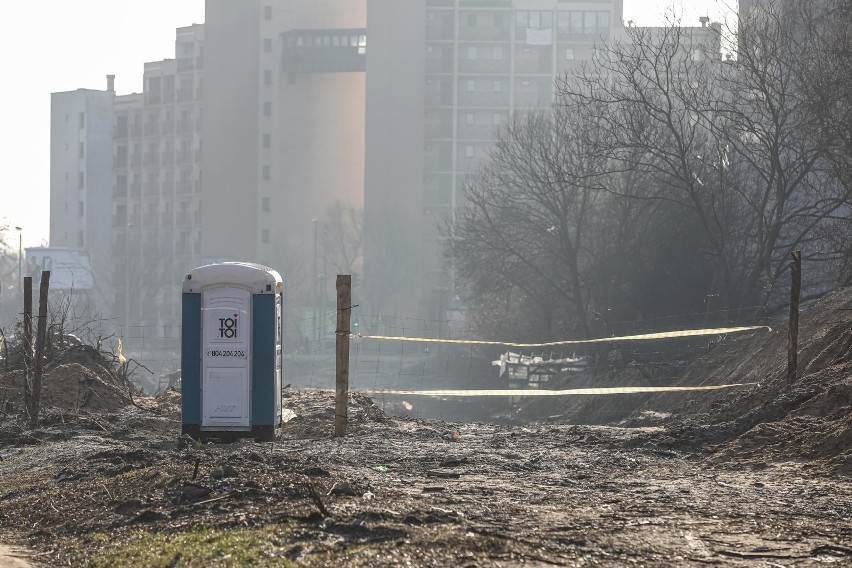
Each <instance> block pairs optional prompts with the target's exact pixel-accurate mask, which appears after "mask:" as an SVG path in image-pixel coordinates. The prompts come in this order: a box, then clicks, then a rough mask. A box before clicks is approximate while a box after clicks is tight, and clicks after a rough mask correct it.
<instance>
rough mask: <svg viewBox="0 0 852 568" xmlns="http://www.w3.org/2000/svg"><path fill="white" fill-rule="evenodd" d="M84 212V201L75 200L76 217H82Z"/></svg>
mask: <svg viewBox="0 0 852 568" xmlns="http://www.w3.org/2000/svg"><path fill="white" fill-rule="evenodd" d="M85 214H86V203H85V202H84V201H78V202H77V217H82V216H84V215H85Z"/></svg>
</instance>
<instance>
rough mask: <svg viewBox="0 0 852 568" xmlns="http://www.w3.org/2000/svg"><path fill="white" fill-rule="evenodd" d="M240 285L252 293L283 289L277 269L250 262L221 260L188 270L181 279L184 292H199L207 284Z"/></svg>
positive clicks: (282, 282) (269, 292) (265, 292)
mask: <svg viewBox="0 0 852 568" xmlns="http://www.w3.org/2000/svg"><path fill="white" fill-rule="evenodd" d="M227 285H233V286H242V287H244V288H248V289H249V290H251V292H252V294H272V293H275V292H283V291H284V280H283V279H282V278H281V275H280V274H278V271H276V270H273V269H272V268H269V267H268V266H263V265H262V264H254V263H252V262H221V263H218V264H208V265H206V266H199V267H198V268H193V269H192V270H190V271H189V272H188V273H187V275H186V277H185V278H184V279H183V291H184V292H201V290H202V288H205V287H207V286H227Z"/></svg>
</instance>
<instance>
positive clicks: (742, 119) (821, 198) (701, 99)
mask: <svg viewBox="0 0 852 568" xmlns="http://www.w3.org/2000/svg"><path fill="white" fill-rule="evenodd" d="M625 33H626V39H625V40H624V41H621V42H617V43H614V44H612V45H609V46H604V47H602V48H601V49H600V50H599V52H598V53H599V54H600V55H599V56H598V57H597V58H596V59H594V60H593V62H592V65H591V66H590V67H589V68H587V69H585V70H583V71H582V72H581V73H579V74H578V75H577V76H574V77H569V78H566V79H565V80H564V81H562V82H561V84H560V93H561V95H562V97H564V98H567V99H570V100H571V101H574V102H575V103H576V104H579V105H581V106H583V107H585V108H593V107H594V108H599V109H603V112H602V113H601V115H600V117H599V122H598V123H599V124H600V126H601V128H603V129H604V130H605V132H606V134H607V135H606V136H605V137H603V138H601V139H602V140H603V141H604V143H603V144H601V145H600V146H599V151H600V152H601V153H602V154H603V155H605V156H607V158H608V159H609V163H610V171H609V172H607V173H612V172H626V171H630V172H641V173H642V174H643V175H646V176H647V177H648V178H649V179H650V180H652V182H653V183H654V185H655V187H656V191H655V192H654V193H653V194H652V195H649V196H647V197H650V198H652V199H656V200H665V201H670V202H672V203H675V204H677V205H679V206H681V207H682V208H683V212H684V213H685V214H687V215H690V216H691V218H692V219H693V221H694V222H695V223H696V224H697V226H698V227H700V228H701V232H702V234H701V237H702V238H701V242H699V243H697V244H698V245H699V248H698V250H700V251H702V252H704V253H706V254H709V255H710V256H711V257H712V259H713V261H714V263H715V264H716V267H717V271H718V273H719V275H720V278H719V280H720V288H721V292H722V294H723V297H724V298H725V303H726V306H727V307H729V308H738V307H744V306H752V305H755V304H757V303H761V304H766V303H767V302H768V301H769V299H770V297H771V293H772V291H773V290H774V287H775V285H776V283H777V281H778V279H779V277H780V275H781V274H782V273H783V271H784V269H785V268H786V266H787V265H788V258H789V252H790V251H792V250H794V249H797V248H800V247H801V248H805V247H804V245H806V244H807V243H808V242H809V239H810V238H812V237H813V236H814V230H815V228H816V227H817V226H818V225H819V224H820V223H821V222H822V221H823V220H824V219H826V218H829V217H830V216H831V215H833V214H834V213H836V212H837V211H838V209H839V208H840V207H841V206H842V204H843V201H844V196H843V194H842V192H838V191H835V189H836V188H834V187H832V185H831V184H826V183H825V179H826V177H825V175H824V172H823V171H822V170H821V167H820V158H821V156H822V155H823V153H824V142H823V140H822V139H820V138H815V137H812V136H809V135H808V129H807V128H806V125H807V124H809V123H810V122H811V121H812V120H813V118H814V117H813V113H812V111H811V110H810V108H809V106H808V105H807V104H805V103H804V101H803V98H802V97H801V95H800V93H799V91H798V90H797V84H796V81H795V73H794V72H793V70H794V69H795V64H796V59H797V57H798V54H800V49H801V48H800V44H799V43H798V42H797V40H796V37H795V33H794V28H793V27H792V25H791V24H790V23H789V22H788V21H786V20H785V19H783V18H781V16H780V14H779V13H778V12H777V11H776V9H775V8H774V7H773V5H771V4H767V5H760V6H758V7H755V8H753V9H752V11H751V12H750V14H749V16H748V18H746V19H745V21H743V22H741V25H740V29H739V34H740V37H739V40H740V41H739V45H740V48H739V52H738V53H737V57H736V58H735V59H732V60H730V61H722V60H721V57H720V55H719V46H720V41H721V40H720V37H721V35H720V34H721V28H720V27H719V26H715V27H712V28H710V31H709V32H706V31H705V32H700V33H702V34H704V35H705V37H698V36H696V33H695V32H694V31H693V30H691V29H689V28H682V27H680V26H679V25H678V24H677V23H675V24H671V25H669V26H666V27H663V28H627V29H626V30H625ZM708 34H709V35H708ZM811 256H812V257H814V258H816V256H817V253H816V251H813V253H812V254H811ZM806 257H808V255H807V254H806Z"/></svg>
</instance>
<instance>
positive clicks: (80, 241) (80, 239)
mask: <svg viewBox="0 0 852 568" xmlns="http://www.w3.org/2000/svg"><path fill="white" fill-rule="evenodd" d="M85 245H86V239H85V238H84V233H83V229H80V230H79V231H77V248H85Z"/></svg>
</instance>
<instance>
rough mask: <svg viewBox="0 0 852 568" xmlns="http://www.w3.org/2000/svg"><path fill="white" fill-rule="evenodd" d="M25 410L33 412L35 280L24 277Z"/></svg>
mask: <svg viewBox="0 0 852 568" xmlns="http://www.w3.org/2000/svg"><path fill="white" fill-rule="evenodd" d="M23 324H24V345H23V350H24V352H23V357H24V408H26V409H27V412H30V411H31V410H32V379H33V375H32V372H33V278H32V276H24V321H23Z"/></svg>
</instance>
